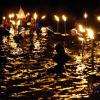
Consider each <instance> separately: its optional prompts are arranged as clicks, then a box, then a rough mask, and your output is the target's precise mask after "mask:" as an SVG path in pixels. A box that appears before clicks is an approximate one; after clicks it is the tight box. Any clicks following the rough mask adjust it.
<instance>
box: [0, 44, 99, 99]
mask: <svg viewBox="0 0 100 100" xmlns="http://www.w3.org/2000/svg"><path fill="white" fill-rule="evenodd" d="M2 48H3V49H2V51H3V52H4V53H5V54H4V55H3V56H6V57H7V63H5V64H3V65H2V67H3V69H4V71H3V74H2V78H1V79H0V100H27V99H29V100H88V99H89V98H90V97H91V94H92V93H93V88H94V87H96V86H98V85H100V83H99V82H100V81H95V82H94V83H93V84H92V82H91V81H88V77H89V76H90V74H91V73H94V74H95V75H96V76H98V77H99V76H100V71H99V67H100V58H99V57H97V55H98V56H100V52H99V50H98V49H97V48H96V50H97V51H98V54H97V55H96V56H95V59H96V60H95V68H94V71H92V68H91V63H90V61H89V60H90V59H89V58H88V59H87V60H85V61H84V63H85V66H84V65H81V57H80V56H78V54H74V55H72V56H73V57H74V58H75V60H73V61H69V62H67V63H66V64H65V65H64V71H63V72H62V73H60V74H59V75H57V73H53V74H52V73H51V74H47V73H46V71H47V69H49V68H51V67H54V66H56V63H55V62H54V61H53V60H52V56H51V55H48V56H45V53H41V50H33V51H32V52H31V53H27V52H24V53H21V54H19V53H17V54H15V51H13V49H12V50H11V49H7V48H8V47H6V46H5V47H3V46H2ZM11 51H12V52H13V53H14V54H13V53H12V52H11ZM26 51H27V50H26ZM97 51H96V53H97ZM70 52H71V51H70ZM96 53H95V54H96ZM53 55H54V54H53ZM88 55H90V53H88ZM97 68H98V69H97ZM98 79H99V78H98ZM90 100H92V99H91V98H90ZM93 100H95V99H93Z"/></svg>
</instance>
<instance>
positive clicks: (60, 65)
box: [47, 43, 72, 74]
mask: <svg viewBox="0 0 100 100" xmlns="http://www.w3.org/2000/svg"><path fill="white" fill-rule="evenodd" d="M55 50H56V52H57V54H55V55H54V57H53V61H54V62H56V63H57V65H56V66H55V67H54V68H50V69H48V70H47V74H49V73H56V74H61V73H62V72H64V64H65V63H66V62H67V61H69V60H71V59H72V58H71V57H70V56H69V55H67V54H66V53H65V50H64V47H63V45H62V44H60V43H58V44H57V45H56V47H55Z"/></svg>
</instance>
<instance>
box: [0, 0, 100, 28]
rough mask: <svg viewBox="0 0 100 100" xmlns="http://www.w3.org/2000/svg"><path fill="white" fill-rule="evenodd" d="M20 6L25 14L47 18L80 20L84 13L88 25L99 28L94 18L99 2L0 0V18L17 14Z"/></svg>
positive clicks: (96, 0) (99, 9)
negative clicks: (41, 15)
mask: <svg viewBox="0 0 100 100" xmlns="http://www.w3.org/2000/svg"><path fill="white" fill-rule="evenodd" d="M20 6H21V7H22V8H23V10H24V11H25V12H31V13H34V11H37V12H39V14H43V13H46V14H48V15H49V16H51V15H53V14H58V15H61V14H64V13H65V14H67V15H68V17H69V19H70V20H76V19H82V18H83V13H84V12H85V11H86V12H87V13H88V14H89V17H88V23H90V24H91V25H93V27H96V28H97V29H99V27H100V22H97V21H96V16H97V15H100V0H0V17H2V16H3V15H8V13H11V12H18V10H19V8H20ZM1 19H2V18H1ZM50 19H51V17H50Z"/></svg>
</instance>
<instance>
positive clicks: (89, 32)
mask: <svg viewBox="0 0 100 100" xmlns="http://www.w3.org/2000/svg"><path fill="white" fill-rule="evenodd" d="M86 30H87V33H88V37H89V38H90V39H94V32H93V30H92V29H91V28H86Z"/></svg>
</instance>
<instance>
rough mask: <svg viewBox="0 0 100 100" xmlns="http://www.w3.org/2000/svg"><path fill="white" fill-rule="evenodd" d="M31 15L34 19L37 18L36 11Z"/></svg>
mask: <svg viewBox="0 0 100 100" xmlns="http://www.w3.org/2000/svg"><path fill="white" fill-rule="evenodd" d="M33 17H34V19H35V20H37V17H38V16H37V13H36V12H35V13H34V15H33Z"/></svg>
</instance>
